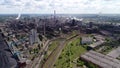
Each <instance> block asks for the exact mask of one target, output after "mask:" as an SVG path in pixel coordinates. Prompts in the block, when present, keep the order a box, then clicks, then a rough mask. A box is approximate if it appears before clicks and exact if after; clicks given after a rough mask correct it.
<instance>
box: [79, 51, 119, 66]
mask: <svg viewBox="0 0 120 68" xmlns="http://www.w3.org/2000/svg"><path fill="white" fill-rule="evenodd" d="M81 59H82V60H85V61H87V62H91V63H93V64H95V65H97V66H98V67H100V68H120V61H119V60H117V59H115V58H112V57H110V56H107V55H103V54H101V53H98V52H95V51H89V52H87V53H85V54H84V55H81Z"/></svg>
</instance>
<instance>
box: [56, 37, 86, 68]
mask: <svg viewBox="0 0 120 68" xmlns="http://www.w3.org/2000/svg"><path fill="white" fill-rule="evenodd" d="M85 52H86V49H85V48H83V47H82V46H81V45H80V39H79V38H77V39H75V40H73V41H70V42H69V43H68V44H67V45H66V47H65V48H64V50H63V51H62V53H61V55H60V57H59V58H58V60H57V61H56V64H55V65H54V68H74V66H75V64H74V63H73V61H74V60H75V59H76V58H78V57H80V55H81V54H83V53H85Z"/></svg>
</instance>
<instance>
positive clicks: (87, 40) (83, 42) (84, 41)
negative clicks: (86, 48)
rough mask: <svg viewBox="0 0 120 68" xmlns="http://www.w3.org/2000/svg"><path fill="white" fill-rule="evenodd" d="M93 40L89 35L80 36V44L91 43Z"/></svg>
mask: <svg viewBox="0 0 120 68" xmlns="http://www.w3.org/2000/svg"><path fill="white" fill-rule="evenodd" d="M92 42H93V38H91V37H82V40H81V44H91V43H92Z"/></svg>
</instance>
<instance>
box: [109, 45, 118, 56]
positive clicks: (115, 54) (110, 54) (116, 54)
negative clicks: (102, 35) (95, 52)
mask: <svg viewBox="0 0 120 68" xmlns="http://www.w3.org/2000/svg"><path fill="white" fill-rule="evenodd" d="M107 55H108V56H111V57H113V58H118V57H120V47H118V48H117V49H115V50H113V51H111V52H110V53H108V54H107Z"/></svg>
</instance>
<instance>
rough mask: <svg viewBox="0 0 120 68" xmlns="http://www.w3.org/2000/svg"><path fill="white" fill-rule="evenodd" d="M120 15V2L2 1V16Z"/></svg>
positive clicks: (119, 0) (110, 0) (82, 0)
mask: <svg viewBox="0 0 120 68" xmlns="http://www.w3.org/2000/svg"><path fill="white" fill-rule="evenodd" d="M54 10H56V12H57V13H65V14H66V13H67V14H78V13H79V14H96V13H100V12H101V13H108V14H109V13H112V14H114V13H115V14H120V0H0V14H14V13H27V14H29V13H31V14H34V13H38V14H45V13H47V14H49V13H53V11H54Z"/></svg>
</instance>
